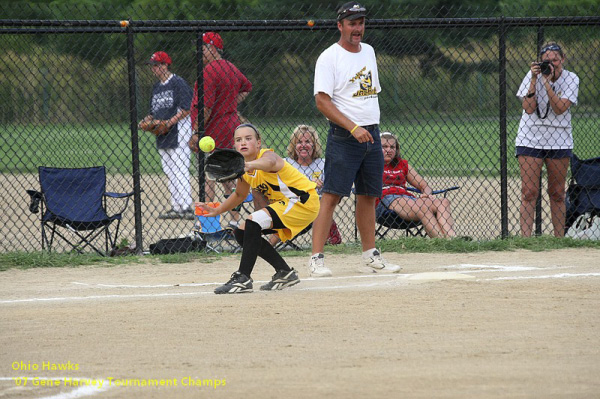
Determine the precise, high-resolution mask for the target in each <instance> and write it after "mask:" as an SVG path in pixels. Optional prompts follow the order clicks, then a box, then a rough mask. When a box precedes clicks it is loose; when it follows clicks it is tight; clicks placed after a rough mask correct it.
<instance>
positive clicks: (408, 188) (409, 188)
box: [406, 186, 460, 195]
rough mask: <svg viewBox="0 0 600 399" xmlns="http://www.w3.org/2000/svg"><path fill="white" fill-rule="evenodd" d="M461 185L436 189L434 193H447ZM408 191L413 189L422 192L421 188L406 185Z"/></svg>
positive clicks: (415, 191)
mask: <svg viewBox="0 0 600 399" xmlns="http://www.w3.org/2000/svg"><path fill="white" fill-rule="evenodd" d="M459 188H460V187H459V186H454V187H448V188H444V189H442V190H434V191H433V192H432V194H434V195H437V194H443V193H447V192H448V191H453V190H458V189H459ZM406 190H407V191H412V192H414V193H419V194H420V193H421V190H419V189H418V188H414V187H406Z"/></svg>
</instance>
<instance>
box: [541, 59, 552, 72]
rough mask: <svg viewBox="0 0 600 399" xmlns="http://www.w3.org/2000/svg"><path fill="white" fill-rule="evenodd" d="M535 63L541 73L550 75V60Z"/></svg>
mask: <svg viewBox="0 0 600 399" xmlns="http://www.w3.org/2000/svg"><path fill="white" fill-rule="evenodd" d="M537 65H539V67H540V71H541V72H542V75H550V74H551V73H552V68H550V61H543V62H538V63H537Z"/></svg>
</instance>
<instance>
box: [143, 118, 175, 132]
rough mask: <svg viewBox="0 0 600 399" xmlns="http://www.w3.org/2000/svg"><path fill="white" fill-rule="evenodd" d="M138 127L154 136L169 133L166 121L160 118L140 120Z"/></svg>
mask: <svg viewBox="0 0 600 399" xmlns="http://www.w3.org/2000/svg"><path fill="white" fill-rule="evenodd" d="M140 128H141V129H142V130H145V131H147V132H151V133H153V134H154V135H155V136H162V135H164V134H167V133H169V130H170V128H169V127H168V126H167V122H166V121H162V120H160V119H150V120H143V121H141V122H140Z"/></svg>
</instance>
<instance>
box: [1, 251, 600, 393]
mask: <svg viewBox="0 0 600 399" xmlns="http://www.w3.org/2000/svg"><path fill="white" fill-rule="evenodd" d="M599 255H600V251H598V250H592V249H582V250H559V251H552V252H544V253H539V252H538V253H535V252H528V251H517V252H500V253H477V254H459V255H457V254H419V255H415V254H410V255H405V254H396V253H390V254H387V258H388V259H390V260H392V261H394V262H396V263H399V264H402V265H403V266H404V270H403V271H402V273H400V274H398V275H392V276H390V275H387V276H385V275H360V274H357V273H355V271H354V270H355V266H356V261H357V257H358V255H347V256H346V255H339V256H337V255H336V256H333V255H329V256H328V257H327V262H328V266H330V267H331V268H332V269H333V271H334V277H332V278H326V279H311V278H308V277H307V274H306V267H305V264H306V259H305V258H304V257H292V258H289V260H290V263H291V264H292V266H294V267H296V268H297V269H298V270H299V271H300V275H301V278H302V280H303V281H302V282H301V284H299V285H297V286H295V287H292V288H290V289H288V290H285V291H281V292H266V293H265V292H259V291H258V287H259V285H260V284H261V283H262V282H263V281H265V280H267V279H268V278H269V277H270V274H271V271H270V270H269V269H268V267H267V266H266V265H265V264H264V263H259V264H258V265H257V267H256V270H255V274H254V276H253V277H254V279H255V289H256V290H257V291H256V292H254V293H250V294H243V295H231V296H217V295H214V294H212V290H213V289H214V288H215V287H216V285H217V283H222V282H224V281H226V280H227V278H228V276H229V274H230V273H231V272H232V271H233V270H235V269H236V266H237V263H238V261H239V257H237V256H231V257H227V258H222V259H219V260H218V261H215V262H213V263H190V264H151V263H146V264H143V265H127V266H117V267H105V266H93V267H79V268H65V269H32V270H26V271H22V270H9V271H7V272H3V273H0V289H1V290H0V292H1V294H0V320H2V329H1V330H0V344H1V345H0V347H1V349H0V369H1V370H2V373H0V398H31V397H53V398H83V397H88V396H92V395H97V396H99V397H104V398H123V397H127V398H164V397H178V398H197V397H211V398H213V397H215V398H225V397H226V398H237V397H251V398H255V397H256V398H282V397H286V398H308V397H328V398H329V397H335V398H392V397H393V398H480V399H486V398H503V399H504V398H533V397H535V398H586V399H587V398H598V397H600V394H599V392H600V380H599V379H598V375H600V334H598V331H599V328H600V261H599V259H600V256H599ZM36 368H37V369H36ZM17 377H19V378H20V379H18V378H17ZM25 377H26V378H27V382H25V379H24V378H25ZM161 380H162V381H161ZM161 382H162V384H165V385H167V386H160V384H161ZM42 383H43V384H44V386H41V385H40V384H42ZM19 384H20V385H19ZM25 384H26V385H25ZM87 384H90V385H87ZM100 384H101V386H100ZM155 384H156V385H159V386H154V385H155ZM141 385H146V386H141Z"/></svg>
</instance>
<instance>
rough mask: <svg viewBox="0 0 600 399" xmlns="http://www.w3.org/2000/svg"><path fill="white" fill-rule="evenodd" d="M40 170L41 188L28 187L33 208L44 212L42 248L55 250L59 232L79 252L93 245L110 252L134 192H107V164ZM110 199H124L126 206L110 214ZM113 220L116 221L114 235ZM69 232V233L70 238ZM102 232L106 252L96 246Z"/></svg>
mask: <svg viewBox="0 0 600 399" xmlns="http://www.w3.org/2000/svg"><path fill="white" fill-rule="evenodd" d="M38 172H39V179H40V186H41V191H35V190H27V193H28V194H29V195H30V197H31V202H30V205H29V209H30V211H31V212H33V213H38V212H39V210H40V208H41V211H42V212H41V218H40V222H41V229H42V250H44V249H46V248H47V249H48V251H51V250H52V245H53V244H54V236H55V235H56V236H58V237H60V238H61V239H63V240H64V241H65V242H66V243H68V244H69V245H70V246H71V247H72V248H73V250H75V251H77V252H78V253H83V252H84V249H85V248H87V247H90V248H91V249H93V250H94V251H96V252H97V253H98V254H100V255H102V256H105V255H107V254H109V251H110V250H112V249H113V248H114V247H115V246H116V244H117V237H118V235H119V226H120V224H121V215H122V213H123V212H124V211H125V209H126V208H127V205H128V203H129V197H130V196H132V195H133V192H130V193H112V192H106V170H105V168H104V166H97V167H91V168H79V169H69V168H51V167H45V166H40V167H39V168H38ZM107 198H121V199H122V198H125V199H126V200H125V205H124V206H123V208H122V209H121V210H120V211H119V212H117V213H115V214H114V215H110V216H109V215H108V214H107V211H106V209H107V208H106V206H107V203H106V199H107ZM40 205H41V206H40ZM113 222H117V223H116V229H115V231H114V233H112V234H111V232H110V226H111V224H112V223H113ZM47 230H49V232H48V231H47ZM67 232H68V233H70V234H69V237H67V234H66V233H67ZM63 233H65V234H63ZM102 234H104V245H105V251H104V252H102V251H100V250H99V249H98V248H97V247H96V246H95V245H94V241H95V240H96V239H97V238H99V237H100V235H102Z"/></svg>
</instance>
